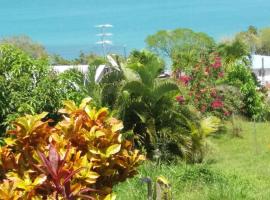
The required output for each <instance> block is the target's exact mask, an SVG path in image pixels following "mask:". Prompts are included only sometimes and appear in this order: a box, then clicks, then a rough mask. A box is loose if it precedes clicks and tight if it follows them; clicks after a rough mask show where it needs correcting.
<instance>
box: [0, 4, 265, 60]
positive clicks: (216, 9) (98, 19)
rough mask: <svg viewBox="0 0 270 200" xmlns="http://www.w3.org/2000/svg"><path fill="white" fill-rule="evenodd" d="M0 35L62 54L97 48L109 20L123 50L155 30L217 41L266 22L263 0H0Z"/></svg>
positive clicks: (69, 55) (116, 46)
mask: <svg viewBox="0 0 270 200" xmlns="http://www.w3.org/2000/svg"><path fill="white" fill-rule="evenodd" d="M0 3H1V6H0V25H1V29H0V38H3V37H9V36H14V35H27V36H29V37H31V38H32V39H33V40H34V41H36V42H39V43H41V44H43V45H44V46H45V47H46V49H47V50H48V51H49V52H50V53H56V54H60V55H62V56H64V57H66V58H73V57H75V56H77V55H78V54H79V53H80V51H83V52H94V51H97V52H98V51H100V48H99V46H98V45H97V44H96V42H97V41H98V40H99V37H98V36H96V34H98V33H99V32H100V30H99V29H98V28H95V26H96V25H99V24H112V25H113V28H108V30H106V31H108V32H110V33H112V34H113V35H112V36H110V37H108V40H111V41H112V42H113V46H112V47H111V48H112V49H115V51H118V52H119V53H123V52H124V51H130V50H131V49H142V48H145V46H146V45H145V42H144V41H145V38H146V37H147V36H148V35H150V34H154V33H155V32H157V31H159V30H167V29H176V28H190V29H193V30H194V31H197V32H205V33H207V34H208V35H210V36H211V37H213V38H214V39H215V40H216V41H219V40H221V39H222V38H228V37H232V36H233V35H234V34H235V33H237V32H239V31H242V30H246V29H247V27H248V26H249V25H253V26H255V27H257V28H263V27H267V26H270V21H269V19H270V18H269V10H270V2H269V1H267V0H257V1H251V0H246V1H244V0H238V1H233V0H227V1H215V0H204V1H200V0H190V1H189V2H181V1H178V0H168V1H164V0H163V1H162V0H148V1H142V0H139V1H124V0H111V1H108V0H99V1H96V0H58V1H53V0H46V1H41V0H35V1H33V0H25V1H18V0H0Z"/></svg>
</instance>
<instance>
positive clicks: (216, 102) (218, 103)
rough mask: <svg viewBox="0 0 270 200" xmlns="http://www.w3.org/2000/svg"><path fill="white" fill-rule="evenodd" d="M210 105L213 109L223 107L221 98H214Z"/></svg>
mask: <svg viewBox="0 0 270 200" xmlns="http://www.w3.org/2000/svg"><path fill="white" fill-rule="evenodd" d="M211 107H212V108H213V109H218V108H221V107H223V102H222V101H221V100H219V99H216V100H214V101H213V102H212V104H211Z"/></svg>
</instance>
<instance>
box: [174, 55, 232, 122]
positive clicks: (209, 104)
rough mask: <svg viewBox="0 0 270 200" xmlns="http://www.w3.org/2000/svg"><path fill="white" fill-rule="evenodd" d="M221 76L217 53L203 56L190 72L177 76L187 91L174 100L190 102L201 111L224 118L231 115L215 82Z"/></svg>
mask: <svg viewBox="0 0 270 200" xmlns="http://www.w3.org/2000/svg"><path fill="white" fill-rule="evenodd" d="M223 77H224V70H223V67H222V61H221V58H220V57H219V56H218V54H216V53H213V54H210V55H208V56H204V57H203V58H201V60H200V61H199V62H198V63H197V64H196V66H194V67H193V68H192V69H191V70H190V72H188V73H187V72H186V73H185V72H184V73H182V74H181V75H179V76H178V77H177V79H178V82H179V83H180V84H181V85H183V86H184V87H185V88H186V90H187V91H188V93H187V94H185V95H179V96H177V97H176V100H177V101H178V102H179V103H180V104H185V103H192V104H193V105H194V106H195V107H196V108H197V109H198V110H199V111H200V112H201V113H209V112H211V113H213V114H215V115H217V116H219V117H221V118H226V117H228V116H230V115H231V113H232V108H231V107H230V105H228V104H226V101H225V98H226V97H225V96H224V94H222V92H221V91H220V90H218V88H217V83H218V82H219V81H220V80H222V79H223Z"/></svg>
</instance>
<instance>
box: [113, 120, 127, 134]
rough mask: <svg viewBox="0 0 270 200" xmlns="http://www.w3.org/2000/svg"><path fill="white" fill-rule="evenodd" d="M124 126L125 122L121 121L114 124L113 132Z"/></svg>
mask: <svg viewBox="0 0 270 200" xmlns="http://www.w3.org/2000/svg"><path fill="white" fill-rule="evenodd" d="M123 128H124V125H123V122H121V121H119V122H118V123H117V124H114V125H113V126H112V132H116V131H120V130H122V129H123Z"/></svg>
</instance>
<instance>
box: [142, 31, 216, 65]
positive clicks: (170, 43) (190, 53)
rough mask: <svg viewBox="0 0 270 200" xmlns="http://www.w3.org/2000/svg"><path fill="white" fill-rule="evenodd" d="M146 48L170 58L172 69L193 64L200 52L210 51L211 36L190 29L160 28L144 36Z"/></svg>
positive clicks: (212, 42) (211, 46)
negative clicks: (160, 29)
mask: <svg viewBox="0 0 270 200" xmlns="http://www.w3.org/2000/svg"><path fill="white" fill-rule="evenodd" d="M146 43H147V45H148V48H149V49H150V50H152V51H154V52H156V53H158V54H159V55H162V56H165V57H168V58H171V60H172V63H173V69H174V70H177V69H178V70H182V69H184V68H189V67H192V66H194V65H193V64H194V62H196V59H197V58H198V57H199V56H200V55H201V52H212V49H213V47H214V46H215V41H214V40H213V38H211V37H210V36H208V35H207V34H205V33H201V32H194V31H192V30H191V29H180V28H179V29H175V30H168V31H166V30H162V31H159V32H157V33H155V34H154V35H150V36H148V37H147V38H146Z"/></svg>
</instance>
